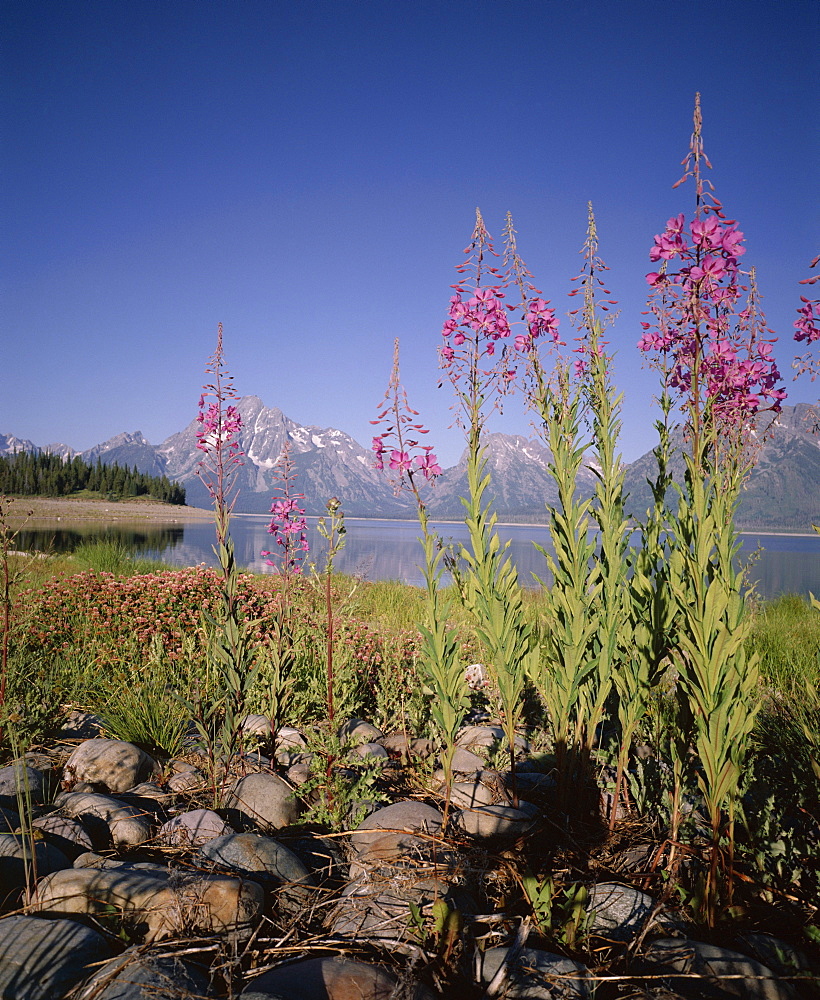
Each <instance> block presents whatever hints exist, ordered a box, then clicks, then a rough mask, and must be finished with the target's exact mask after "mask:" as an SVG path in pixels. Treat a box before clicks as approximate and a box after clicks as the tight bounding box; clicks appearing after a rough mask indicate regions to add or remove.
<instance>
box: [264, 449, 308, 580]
mask: <svg viewBox="0 0 820 1000" xmlns="http://www.w3.org/2000/svg"><path fill="white" fill-rule="evenodd" d="M275 472H276V475H277V477H278V485H277V486H275V487H274V489H275V490H276V492H277V493H278V494H279V495H278V496H274V498H273V501H272V503H271V508H270V513H271V515H272V516H271V519H270V524H269V525H268V534H269V535H272V536H273V539H274V541H275V542H276V544H277V546H278V547H279V548H278V556H279V559H278V560H277V561H274V560H273V559H270V558H266V562H267V564H268V566H272V567H273V568H274V569H276V570H277V571H278V572H279V573H280V574H282V576H283V577H285V578H286V580H287V579H288V578H289V577H291V576H293V575H298V574H300V573H301V572H302V569H303V564H304V560H305V558H306V556H307V554H308V552H309V551H310V544H309V543H308V537H307V521H306V519H305V509H304V507H300V506H299V501H300V500H304V499H305V495H304V493H298V492H295V491H294V481H295V479H296V472H295V471H294V465H293V458H292V457H291V446H290V441H287V442H286V443H285V446H284V448H283V449H282V454H281V455H280V456H279V458H278V460H277V462H276V466H275ZM262 555H263V556H265V557H269V556H272V555H274V552H273V551H269V550H263V551H262Z"/></svg>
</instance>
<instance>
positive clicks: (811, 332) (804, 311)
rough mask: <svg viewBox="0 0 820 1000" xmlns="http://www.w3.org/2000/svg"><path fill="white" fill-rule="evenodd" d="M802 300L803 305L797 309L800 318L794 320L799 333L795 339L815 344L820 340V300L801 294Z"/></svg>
mask: <svg viewBox="0 0 820 1000" xmlns="http://www.w3.org/2000/svg"><path fill="white" fill-rule="evenodd" d="M800 301H801V302H802V303H803V305H802V306H800V308H799V309H798V310H797V316H798V318H797V319H796V320H795V322H794V328H795V330H796V331H797V333H795V335H794V339H795V340H798V341H801V340H805V341H806V342H807V343H809V344H813V343H814V342H815V341H817V340H820V300H818V299H807V298H806V296H805V295H801V296H800Z"/></svg>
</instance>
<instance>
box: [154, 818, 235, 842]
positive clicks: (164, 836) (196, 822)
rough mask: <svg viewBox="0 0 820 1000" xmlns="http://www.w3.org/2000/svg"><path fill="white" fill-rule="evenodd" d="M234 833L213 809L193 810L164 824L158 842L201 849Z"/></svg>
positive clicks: (158, 835) (160, 829)
mask: <svg viewBox="0 0 820 1000" xmlns="http://www.w3.org/2000/svg"><path fill="white" fill-rule="evenodd" d="M230 833H233V830H232V829H231V828H230V826H228V824H227V823H226V822H225V820H224V819H222V817H221V816H220V815H219V814H218V813H215V812H213V811H212V810H211V809H192V810H190V811H189V812H184V813H179V814H178V815H177V816H174V817H173V818H172V819H169V820H168V822H167V823H163V824H162V826H161V827H160V828H159V832H158V833H157V841H158V842H159V843H160V844H165V845H167V846H168V847H201V846H202V845H203V844H205V843H207V842H208V841H209V840H213V839H214V838H216V837H224V836H225V835H226V834H230Z"/></svg>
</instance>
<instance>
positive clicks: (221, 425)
mask: <svg viewBox="0 0 820 1000" xmlns="http://www.w3.org/2000/svg"><path fill="white" fill-rule="evenodd" d="M196 419H197V423H198V424H199V425H200V426H199V429H198V430H197V432H196V446H197V448H199V450H200V451H204V452H205V453H206V454H208V453H210V452H212V451H213V450H214V449H216V448H218V447H220V448H225V449H227V457H228V459H229V460H230V461H236V459H238V458H241V457H242V452H241V450H240V448H239V442H238V440H237V438H238V436H239V434H240V432H241V430H242V415H241V414H240V412H239V410H238V409H237V408H236V407H235V406H227V407H226V408H225V409H224V410H223V409H221V408H220V405H219V403H218V402H214V403H209V404H208V406H207V407H206V406H205V395H204V394H203V395H202V396H200V397H199V414H198V416H197V418H196Z"/></svg>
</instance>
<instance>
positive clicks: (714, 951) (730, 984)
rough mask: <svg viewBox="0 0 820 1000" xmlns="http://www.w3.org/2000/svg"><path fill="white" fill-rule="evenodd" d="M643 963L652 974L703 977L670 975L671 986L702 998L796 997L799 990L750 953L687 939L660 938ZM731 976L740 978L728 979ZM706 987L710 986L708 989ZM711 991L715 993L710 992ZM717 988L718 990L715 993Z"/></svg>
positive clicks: (782, 999) (773, 999) (764, 999)
mask: <svg viewBox="0 0 820 1000" xmlns="http://www.w3.org/2000/svg"><path fill="white" fill-rule="evenodd" d="M643 966H644V968H645V969H646V971H648V972H649V973H650V974H653V975H657V974H658V973H659V972H666V971H670V972H678V973H682V974H684V975H695V976H702V977H703V979H702V980H701V981H699V980H698V979H695V978H691V979H687V978H683V976H681V977H677V976H675V975H673V974H672V975H670V976H669V979H668V980H667V982H668V985H669V986H670V988H671V989H674V990H677V991H678V992H679V993H680V994H681V995H682V996H684V997H691V998H692V1000H700V998H701V997H703V996H705V995H709V996H712V995H713V994H714V995H715V996H732V997H740V998H741V1000H796V998H797V993H796V992H795V991H794V989H792V987H791V986H790V985H789V984H788V983H786V982H783V981H782V980H781V979H780V977H779V976H777V975H775V973H774V972H772V970H771V969H769V968H768V967H767V966H765V965H761V963H760V962H756V961H755V960H754V959H752V958H748V957H747V956H746V955H741V954H740V953H739V952H736V951H729V950H728V949H726V948H718V947H716V946H715V945H713V944H704V943H703V942H702V941H690V940H687V939H686V938H683V939H681V938H660V939H659V940H657V941H653V942H652V944H650V945H649V947H648V948H647V949H646V951H645V953H644V962H643ZM727 976H735V977H740V978H733V979H728V978H726V977H727ZM704 987H706V989H704ZM708 990H711V992H708V993H707V991H708ZM715 991H717V992H715Z"/></svg>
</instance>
